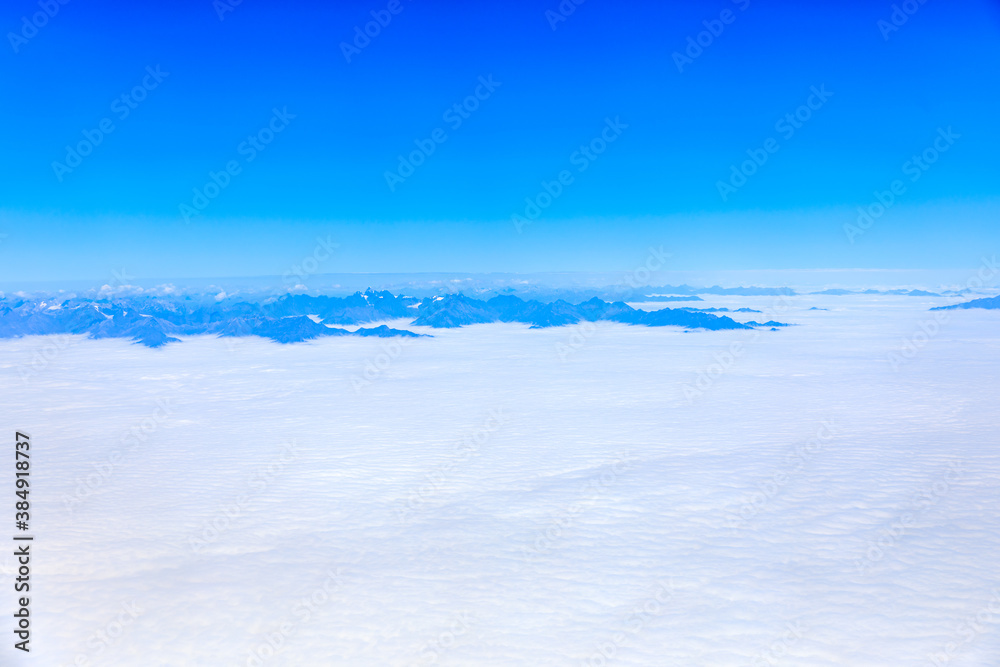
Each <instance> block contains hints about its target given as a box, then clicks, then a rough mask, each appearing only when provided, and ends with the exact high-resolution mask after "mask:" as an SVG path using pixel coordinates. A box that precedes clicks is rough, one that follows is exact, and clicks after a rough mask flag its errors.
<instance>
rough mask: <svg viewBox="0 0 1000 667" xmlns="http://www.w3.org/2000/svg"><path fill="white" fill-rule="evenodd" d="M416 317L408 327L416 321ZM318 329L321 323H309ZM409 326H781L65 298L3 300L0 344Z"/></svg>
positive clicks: (380, 330)
mask: <svg viewBox="0 0 1000 667" xmlns="http://www.w3.org/2000/svg"><path fill="white" fill-rule="evenodd" d="M414 316H415V318H414ZM314 318H315V319H319V320H321V322H317V321H314ZM401 318H407V319H409V318H414V319H413V320H412V324H413V325H414V326H427V327H433V328H453V327H461V326H465V325H469V324H478V323H488V322H521V323H525V324H530V325H531V326H532V328H543V327H553V326H564V325H569V324H574V323H577V322H580V321H589V322H594V321H597V320H607V321H612V322H621V323H625V324H634V325H644V326H680V327H685V328H687V329H710V330H719V329H749V328H753V327H757V326H769V327H775V326H785V325H782V324H781V323H779V322H767V323H765V324H758V323H756V322H752V323H748V324H742V323H740V322H736V321H734V320H732V319H731V318H729V317H724V316H716V315H712V314H710V313H708V312H703V311H698V310H691V309H670V308H665V309H662V310H657V311H642V310H636V309H634V308H632V307H631V306H629V305H627V304H626V303H624V302H622V301H615V302H612V303H609V302H607V301H603V300H601V299H599V298H597V297H593V298H591V299H590V300H588V301H584V302H582V303H578V304H576V305H574V304H571V303H569V302H568V301H564V300H562V299H556V300H555V301H552V302H549V303H543V302H541V301H537V300H533V299H532V300H528V301H525V300H523V299H521V298H519V297H517V296H513V295H500V296H495V297H493V298H491V299H489V300H486V301H483V300H479V299H474V298H470V297H467V296H464V295H463V294H449V295H447V296H443V297H441V296H438V297H433V298H431V297H426V298H424V299H422V300H418V299H416V298H415V297H410V296H404V295H394V294H392V293H391V292H388V291H381V292H378V291H374V290H371V289H369V290H367V291H366V292H364V293H362V292H357V293H355V294H352V295H350V296H348V297H331V296H309V295H287V294H286V295H283V296H281V297H273V298H269V299H266V300H264V301H260V302H254V301H243V300H239V299H236V298H224V299H221V300H217V299H215V298H214V297H211V296H207V295H205V296H190V295H188V296H182V297H181V296H159V297H151V296H124V297H110V298H99V299H91V298H81V297H75V296H73V297H68V298H65V299H63V300H61V301H60V300H58V299H47V300H41V299H36V300H31V299H0V338H12V337H17V336H26V335H44V334H86V335H89V336H90V337H91V338H128V339H130V340H132V341H134V342H136V343H140V344H142V345H146V346H148V347H161V346H163V345H166V344H167V343H171V342H178V341H179V340H180V339H179V338H178V336H193V335H199V334H215V335H216V336H224V337H235V336H261V337H263V338H268V339H270V340H272V341H275V342H278V343H294V342H300V341H305V340H311V339H315V338H319V337H324V336H377V337H392V336H406V337H416V336H421V335H422V334H417V333H414V332H412V331H408V330H405V329H393V328H390V327H388V326H386V325H384V324H382V325H379V326H376V327H372V328H365V327H360V328H358V329H356V330H354V331H350V330H347V329H343V328H339V327H335V326H331V325H334V324H340V325H348V324H349V325H357V324H367V323H372V322H377V321H385V320H396V319H401Z"/></svg>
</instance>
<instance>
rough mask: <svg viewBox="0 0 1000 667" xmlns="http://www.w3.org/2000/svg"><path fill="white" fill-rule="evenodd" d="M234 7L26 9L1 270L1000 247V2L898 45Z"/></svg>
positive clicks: (464, 264) (578, 265)
mask: <svg viewBox="0 0 1000 667" xmlns="http://www.w3.org/2000/svg"><path fill="white" fill-rule="evenodd" d="M221 3H222V0H219V2H217V3H215V4H213V2H212V1H211V0H199V1H197V2H192V1H182V2H177V3H170V4H167V3H163V4H162V5H160V6H157V7H149V6H145V3H110V2H99V1H97V2H82V1H81V0H69V1H68V2H67V3H66V4H64V5H60V4H58V2H57V0H53V3H52V4H51V5H46V2H45V0H43V1H42V3H41V6H48V7H49V12H50V13H52V12H53V9H52V8H53V7H58V11H57V12H55V13H54V15H53V16H51V17H43V18H44V19H45V20H44V21H42V20H41V19H39V20H38V21H36V22H37V23H44V25H41V27H37V29H35V30H34V31H32V29H31V28H30V27H29V28H25V26H24V18H23V17H28V21H29V22H30V21H31V17H32V16H33V15H36V14H37V13H38V12H41V11H43V9H40V4H39V3H38V2H37V0H36V1H35V2H28V1H25V0H12V1H11V2H8V3H4V6H3V10H2V11H0V28H2V30H3V32H4V34H5V35H6V37H5V40H4V44H3V45H2V46H0V59H2V60H3V61H4V62H3V67H2V68H0V90H2V93H3V94H2V96H0V99H2V101H0V117H2V120H3V125H4V127H5V128H6V133H5V134H6V137H5V138H6V141H5V149H6V150H5V152H6V156H5V157H6V159H4V160H3V161H2V162H0V233H3V234H6V237H5V238H3V240H2V242H0V258H2V260H3V261H2V263H0V279H3V280H4V281H8V282H9V281H12V280H17V279H31V280H41V279H53V280H59V279H71V278H100V277H102V276H104V275H107V274H108V273H109V272H110V271H111V270H112V267H115V266H128V267H129V272H130V273H131V274H137V275H139V276H142V277H170V276H232V275H254V274H266V273H275V274H280V273H281V272H282V271H284V270H285V268H286V267H287V266H288V264H289V262H291V261H295V259H296V258H301V257H302V256H305V255H308V254H309V253H311V252H312V250H313V248H314V246H315V244H316V241H315V239H316V237H317V236H322V237H324V238H325V237H326V236H328V235H332V237H333V238H334V239H335V240H336V241H337V242H338V243H340V245H341V249H342V252H341V254H340V255H338V257H337V258H336V259H335V263H336V265H335V266H334V265H331V266H330V271H331V272H333V271H337V272H345V271H346V272H350V271H588V270H591V271H606V270H617V269H624V268H628V267H631V266H634V265H635V264H636V263H637V262H638V261H640V260H642V259H643V257H644V256H645V248H647V247H648V246H649V245H657V246H658V245H663V246H665V247H667V248H668V249H670V250H671V251H672V252H673V254H674V261H675V263H676V268H679V269H752V268H757V269H762V268H821V267H822V268H831V267H838V268H846V267H863V268H957V267H963V266H970V267H974V266H975V265H977V264H978V261H979V257H980V256H982V255H984V254H992V253H995V252H996V249H997V245H998V241H1000V232H998V225H997V215H996V214H997V213H998V212H1000V206H998V197H997V180H996V174H997V169H996V160H997V155H998V154H1000V151H998V148H1000V129H998V127H997V123H996V118H998V117H1000V108H998V107H1000V97H998V94H997V90H996V84H995V76H994V73H995V72H996V71H998V69H1000V40H998V39H997V38H998V36H1000V3H997V2H985V1H974V0H969V1H966V2H958V3H951V4H948V3H943V2H935V1H934V0H928V1H927V2H926V3H925V4H923V5H920V4H919V3H916V2H914V4H913V6H912V7H911V9H913V8H915V9H916V11H915V12H914V13H912V15H908V16H906V21H905V23H904V22H902V20H901V17H902V15H901V14H900V15H897V17H896V19H897V23H900V25H898V26H895V25H894V26H893V28H896V27H898V29H893V30H891V31H889V30H887V29H886V25H889V24H887V23H883V24H882V26H881V27H880V25H879V21H890V20H891V19H892V14H893V6H892V3H888V2H886V3H882V2H837V3H834V2H818V3H808V5H805V4H804V3H791V2H763V1H759V0H749V1H748V0H739V1H738V2H732V1H731V0H725V1H722V0H718V1H715V2H690V3H687V2H685V3H654V2H615V3H611V2H606V1H602V0H586V2H583V3H582V4H580V5H579V6H576V5H572V4H570V3H569V2H566V3H563V7H564V8H565V7H574V9H573V11H572V13H568V12H567V13H568V15H567V16H561V15H559V16H560V18H565V20H560V21H557V22H555V21H554V20H553V18H552V17H553V16H557V15H558V14H555V13H554V12H558V11H559V9H558V8H559V6H560V5H559V3H558V2H556V1H555V0H550V1H547V2H546V1H541V0H539V1H538V2H512V3H496V4H493V5H485V4H468V5H460V6H453V5H454V4H455V3H449V4H445V3H440V2H431V1H429V0H427V1H425V0H399V1H398V3H396V4H394V3H389V2H388V1H386V2H383V1H381V0H379V1H373V2H338V3H326V2H322V3H321V2H286V3H276V2H264V1H263V0H243V1H242V2H241V3H240V4H238V5H235V6H232V7H231V9H232V11H224V10H223V9H222V8H223V7H224V6H223V5H222V4H221ZM390 9H395V10H396V13H395V14H393V13H392V12H391V11H390ZM220 11H222V16H223V19H221V20H220V17H219V13H220ZM372 12H375V13H376V17H381V18H382V19H383V22H386V21H385V19H386V17H390V19H391V20H389V21H387V22H386V25H384V26H379V27H378V34H377V35H376V36H374V37H371V38H370V39H369V40H368V42H367V43H365V42H364V41H358V42H357V45H356V46H354V50H352V51H351V52H350V53H349V54H348V55H349V57H350V62H348V59H347V58H346V57H345V55H344V47H343V46H342V44H343V43H351V42H352V40H354V38H355V28H356V27H359V28H361V29H364V26H365V24H366V23H367V22H369V21H372V20H374V19H373V16H372ZM547 12H550V13H549V14H548V15H547ZM706 22H707V25H706ZM553 25H554V28H553ZM720 28H721V29H720ZM371 30H372V32H374V31H375V30H374V28H371ZM710 30H714V31H715V32H717V33H718V34H717V35H710V34H709V32H704V33H703V34H702V35H701V40H702V44H704V46H702V47H700V49H701V51H700V53H699V52H698V50H697V48H696V47H691V50H690V51H687V55H688V56H689V57H690V56H693V57H690V59H689V60H688V61H685V62H682V63H681V65H682V69H683V71H679V68H678V66H677V62H676V58H675V57H674V56H673V54H674V53H675V52H679V53H682V54H684V53H685V52H686V50H687V49H688V48H689V45H690V43H689V41H688V38H689V37H690V38H691V39H692V40H697V39H698V38H699V33H702V32H703V31H710ZM709 37H711V39H709ZM151 72H152V73H155V75H154V74H151ZM483 81H486V82H487V84H483V83H482V82H483ZM143 84H145V88H144V87H143ZM137 86H138V88H137ZM814 89H815V90H823V91H825V92H824V95H823V97H822V98H820V97H816V96H815V95H814V93H813V92H812V91H813V90H814ZM477 93H478V94H479V99H476V98H475V96H476V94H477ZM123 95H124V96H125V98H124V100H123V99H122V96H123ZM470 96H472V97H470ZM811 96H812V97H811ZM140 98H141V99H140ZM116 100H117V101H116ZM463 103H464V104H465V105H466V107H465V110H464V111H454V110H453V111H450V112H449V109H452V108H453V105H456V104H460V105H461V104H463ZM810 103H811V104H812V106H813V108H812V109H808V108H807V107H803V105H808V104H810ZM460 109H461V107H460ZM275 110H277V117H276V116H275V113H276V112H275ZM126 112H127V115H125V114H126ZM459 113H461V116H460V115H459ZM795 113H799V120H798V121H795V120H793V121H792V122H788V121H785V124H782V125H778V123H779V121H781V119H783V118H785V117H786V115H787V114H795ZM793 119H794V116H793ZM102 122H103V123H104V125H103V127H104V128H108V127H110V126H113V130H112V131H111V132H110V133H106V132H100V130H101V127H102ZM793 123H794V125H793ZM609 127H614V128H615V129H614V130H606V129H605V128H609ZM949 128H950V129H949ZM262 131H263V134H261V132H262ZM96 132H100V134H101V135H103V136H102V138H101V140H100V143H98V144H97V145H95V146H93V148H92V151H90V153H89V155H86V156H81V157H80V159H79V162H78V163H76V164H75V166H73V165H74V162H75V158H74V157H73V156H71V155H68V154H67V146H69V147H71V148H73V147H79V144H80V142H81V141H83V142H84V144H86V143H87V142H88V141H89V142H91V143H94V141H93V140H94V138H95V137H96V136H97V134H96ZM602 132H604V133H605V134H604V136H605V138H607V137H613V138H614V140H613V141H608V142H604V145H603V152H600V153H597V152H596V150H597V149H598V148H602V141H601V140H600V139H599V138H600V137H601V136H602ZM942 132H943V133H945V134H947V136H950V137H951V138H952V139H951V140H949V141H948V142H944V141H943V140H942V141H938V148H942V147H945V146H946V148H947V149H946V150H943V151H940V152H937V151H936V149H935V151H932V152H931V153H930V155H932V156H934V157H935V158H936V160H935V161H934V163H933V164H927V165H924V166H925V167H926V169H923V168H917V169H918V170H916V171H915V170H914V167H913V164H912V162H911V158H912V157H913V156H919V155H921V154H922V153H923V152H924V151H925V150H931V149H932V147H933V146H934V142H935V141H936V140H937V139H938V137H940V136H942V134H940V133H942ZM85 133H86V134H85ZM435 133H436V134H435ZM88 136H89V137H90V139H88V138H87V137H88ZM251 137H256V141H257V146H258V148H259V150H258V148H254V140H252V139H250V138H251ZM434 137H437V138H438V139H439V141H435V140H434ZM441 139H443V141H440V140H441ZM768 140H771V142H772V143H770V144H767V142H768ZM265 141H270V143H264V142H265ZM592 141H596V143H594V144H591V142H592ZM417 142H420V143H419V145H422V146H423V147H424V149H425V152H426V153H429V154H428V155H426V156H424V155H419V154H418V155H417V156H416V159H417V161H421V162H422V163H421V164H420V165H419V166H415V167H414V168H413V169H412V173H410V171H409V169H408V168H407V167H405V166H404V167H403V168H402V169H401V170H400V165H399V158H398V156H400V155H403V156H406V157H407V161H409V156H410V155H411V153H412V152H413V151H415V150H418V143H417ZM588 145H591V153H590V156H589V157H588V156H587V153H586V152H583V151H581V147H583V148H586V147H587V146H588ZM768 145H769V146H770V148H771V149H772V150H771V152H768V151H766V150H765V147H766V146H768ZM430 146H433V149H434V150H433V152H431V151H430V150H429V149H428V147H430ZM87 148H88V147H87V145H84V146H83V151H86V150H87ZM748 151H750V153H748ZM754 155H756V156H757V158H758V160H759V161H760V160H761V157H762V156H766V158H767V159H766V161H763V164H760V165H759V166H757V165H753V164H750V165H749V166H748V167H747V168H746V170H747V171H753V172H754V173H752V175H750V176H748V177H746V182H745V183H742V181H740V180H739V177H737V180H736V181H735V182H736V183H739V186H738V187H733V189H732V190H730V189H728V188H722V189H723V192H722V193H721V194H720V186H719V183H720V181H722V182H727V181H728V179H730V177H731V166H732V165H735V166H737V168H739V166H740V165H742V163H743V162H745V161H746V160H748V159H751V158H752V156H754ZM251 156H252V160H251V159H250V158H251ZM908 162H909V163H910V164H909V170H907V163H908ZM54 163H58V164H54ZM227 165H228V166H229V167H230V168H231V172H232V173H230V174H226V173H225V172H226V169H227ZM583 167H585V169H583ZM387 172H388V173H390V174H395V177H389V178H388V181H391V183H390V182H387V176H386V174H387ZM560 172H567V173H565V174H564V177H567V180H566V184H565V185H564V186H557V185H553V183H555V184H558V179H559V174H560ZM212 173H214V174H215V175H216V176H215V180H216V182H217V183H223V184H224V187H219V188H218V191H217V193H216V191H215V190H214V189H213V188H214V187H215V186H214V185H213V184H212V177H211V174H212ZM913 174H918V175H919V178H916V179H915V180H911V179H912V178H913V176H912V175H913ZM401 175H402V176H401ZM396 177H399V178H396ZM570 178H571V179H572V180H569V179H570ZM897 180H898V181H900V185H901V186H902V188H901V190H900V192H901V193H900V194H898V195H894V198H893V203H892V205H891V206H889V207H888V210H887V211H886V212H885V213H884V215H882V216H881V217H878V218H877V219H875V220H873V222H872V224H870V225H869V226H868V227H867V228H865V229H864V230H862V231H863V233H862V234H860V235H859V234H853V235H852V234H850V233H848V232H846V231H845V228H844V226H845V225H851V224H852V223H855V222H856V219H857V217H858V214H857V212H856V209H857V207H858V206H862V207H866V208H867V207H870V206H872V205H873V204H875V203H877V199H876V195H875V193H876V192H885V191H889V190H890V189H891V186H892V183H893V181H897ZM543 182H546V183H549V189H550V192H557V193H558V194H557V196H555V197H554V198H552V199H551V203H549V205H548V206H547V207H544V208H543V207H539V209H538V216H537V218H536V219H535V220H533V221H532V222H531V224H529V225H525V226H523V227H521V228H520V231H518V229H517V228H516V227H515V225H514V224H513V223H512V216H513V215H515V214H517V215H520V216H522V217H526V216H527V214H528V213H530V212H532V211H531V209H530V206H529V205H528V204H527V203H526V201H525V199H526V198H529V199H534V200H535V201H541V202H546V201H547V200H546V198H545V196H544V194H543V196H542V198H541V200H538V195H539V194H541V193H544V192H545V190H544V186H543ZM733 182H734V181H729V185H730V186H732V184H733ZM206 185H207V186H208V188H209V193H205V187H206ZM560 187H561V190H560V189H559V188H560ZM195 189H197V190H198V191H199V192H200V193H202V194H201V195H198V194H196V193H195ZM205 194H215V195H216V196H214V197H212V198H211V199H209V198H208V197H205V199H203V200H199V197H200V196H205ZM723 195H725V196H723ZM886 201H887V200H886ZM199 202H200V203H203V204H207V205H205V206H204V208H203V210H200V211H198V212H197V213H196V214H193V213H194V211H195V210H196V208H197V204H198V203H199ZM182 205H184V206H185V207H190V208H187V209H184V208H183V207H182ZM526 208H527V209H528V210H527V211H526ZM185 210H186V211H187V213H188V215H187V216H186V217H185V215H184V213H185ZM851 241H853V242H851Z"/></svg>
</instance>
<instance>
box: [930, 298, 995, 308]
mask: <svg viewBox="0 0 1000 667" xmlns="http://www.w3.org/2000/svg"><path fill="white" fill-rule="evenodd" d="M958 308H986V309H987V310H997V309H1000V296H993V297H986V298H983V299H973V300H972V301H966V302H965V303H956V304H955V305H953V306H938V307H937V308H931V310H956V309H958Z"/></svg>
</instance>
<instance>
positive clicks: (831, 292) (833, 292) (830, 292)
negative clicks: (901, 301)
mask: <svg viewBox="0 0 1000 667" xmlns="http://www.w3.org/2000/svg"><path fill="white" fill-rule="evenodd" d="M967 292H968V290H962V291H961V292H955V291H947V292H942V293H941V294H938V293H937V292H927V291H925V290H922V289H911V290H906V289H890V290H877V289H866V290H849V289H826V290H823V291H822V292H811V294H825V295H827V296H846V295H848V294H886V295H896V296H956V295H958V294H965V293H967Z"/></svg>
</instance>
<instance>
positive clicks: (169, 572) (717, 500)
mask: <svg viewBox="0 0 1000 667" xmlns="http://www.w3.org/2000/svg"><path fill="white" fill-rule="evenodd" d="M953 302H955V299H943V298H916V297H901V296H857V295H855V296H846V297H844V296H842V297H830V296H824V297H820V296H797V297H790V298H788V300H787V303H786V304H785V305H784V306H783V308H784V310H783V311H782V312H781V313H780V315H781V317H779V318H778V319H780V320H781V321H784V322H789V323H792V324H795V325H797V326H792V327H788V328H786V329H783V330H781V331H776V332H770V331H765V332H755V331H719V332H704V331H694V332H687V333H686V332H684V331H682V330H679V329H676V328H669V327H666V328H648V327H637V326H627V325H621V324H613V323H599V324H598V325H590V326H588V327H582V326H577V327H557V328H551V329H541V330H532V329H529V328H528V327H527V326H526V325H521V324H488V325H475V326H469V327H464V328H461V329H451V330H430V329H421V328H419V327H417V328H415V330H419V331H420V332H421V333H430V334H432V335H433V337H432V338H420V339H410V340H394V339H362V338H357V339H355V338H332V339H321V340H316V341H312V342H306V343H297V344H291V345H281V344H277V343H273V342H270V341H266V340H262V339H257V338H241V339H216V338H212V337H208V336H201V337H193V338H186V339H184V341H183V342H182V343H179V344H173V345H169V346H166V347H165V348H162V349H155V350H151V349H147V348H145V347H142V346H139V345H132V344H129V343H128V342H127V341H124V340H87V339H84V338H83V337H62V338H60V339H59V340H58V341H56V340H54V337H28V338H20V339H13V340H3V341H0V372H2V373H3V379H4V381H3V382H2V383H0V392H2V403H3V405H4V407H5V409H4V425H5V428H7V429H8V431H9V435H10V444H11V448H12V447H13V433H14V430H15V429H18V430H21V431H28V432H29V433H31V435H32V442H33V449H32V477H33V486H32V496H31V499H32V514H33V516H32V521H33V529H34V531H33V532H34V534H35V536H36V541H35V543H34V545H33V549H34V550H35V555H34V561H33V574H32V577H33V581H32V596H33V597H32V610H33V611H32V613H33V614H34V619H33V621H34V625H33V627H34V634H33V639H32V653H31V655H30V656H21V655H17V654H18V653H19V652H17V651H14V650H13V648H12V646H11V645H12V644H13V640H12V638H11V636H10V635H9V634H8V639H7V640H6V642H5V644H6V645H4V646H2V647H0V663H2V664H5V665H6V664H10V665H19V664H34V665H52V666H58V665H66V666H69V665H142V666H148V667H156V666H159V665H171V666H174V665H192V666H193V665H205V666H212V667H219V666H233V667H236V666H240V667H243V666H254V665H269V666H270V665H275V666H277V665H351V666H357V665H400V666H403V667H409V666H424V665H567V666H573V667H576V666H598V665H609V666H610V665H621V666H622V667H625V666H634V665H684V666H688V665H691V666H695V665H698V666H704V665H719V666H722V665H732V666H734V667H735V666H747V665H809V666H812V665H815V666H820V665H824V666H834V665H854V666H866V665H873V666H874V665H879V666H883V665H935V664H947V665H970V666H972V665H993V664H996V660H997V656H1000V434H998V429H997V426H998V412H997V405H998V404H1000V400H998V399H1000V386H998V384H997V378H998V377H1000V326H998V325H1000V313H998V312H997V311H986V310H967V311H949V315H950V316H949V318H948V320H947V321H944V322H938V326H937V327H936V328H934V327H933V326H931V325H929V324H927V322H928V321H929V319H932V318H930V317H929V316H930V315H931V314H930V313H929V312H928V309H929V308H930V307H932V306H936V305H944V304H948V303H953ZM653 305H654V304H650V307H653ZM698 305H699V306H703V307H713V306H715V307H729V308H738V307H744V306H749V307H751V308H757V309H760V310H765V311H767V310H768V309H773V308H775V307H776V304H775V303H774V301H773V298H771V297H753V298H739V297H732V298H729V297H708V298H706V302H705V303H704V304H702V303H699V304H698ZM659 306H662V304H657V305H656V307H659ZM811 307H817V308H824V309H826V310H809V308H811ZM733 317H734V318H738V319H740V318H742V319H741V321H746V320H749V319H753V318H757V317H759V316H758V315H755V314H751V313H747V314H734V315H733ZM389 324H390V326H392V323H389ZM928 328H931V329H933V332H928V331H927V329H928ZM920 332H923V333H920ZM737 343H738V344H739V345H736V344H737ZM46 346H48V347H46ZM907 346H909V347H907ZM42 349H45V350H47V352H46V353H45V354H44V355H43V356H42V358H43V359H44V361H43V362H39V361H38V358H39V357H38V353H39V351H40V350H42ZM736 350H738V352H736ZM894 354H895V355H896V357H895V360H896V361H895V363H894V362H893V356H892V355H894ZM25 369H28V370H29V371H30V372H27V373H26V372H25ZM692 388H694V389H695V390H696V391H691V389H692ZM686 389H687V391H686ZM11 486H12V485H11ZM0 488H3V487H2V486H0ZM12 492H13V490H12V489H11V495H12ZM10 532H11V533H13V530H11V531H10ZM9 551H12V550H9ZM14 572H15V570H14V560H13V556H12V555H8V556H3V555H0V590H2V591H4V592H3V593H2V594H0V599H5V600H6V601H5V602H3V604H4V605H5V606H7V607H9V606H10V605H11V604H13V599H14V593H13V590H12V581H13V575H14Z"/></svg>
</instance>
